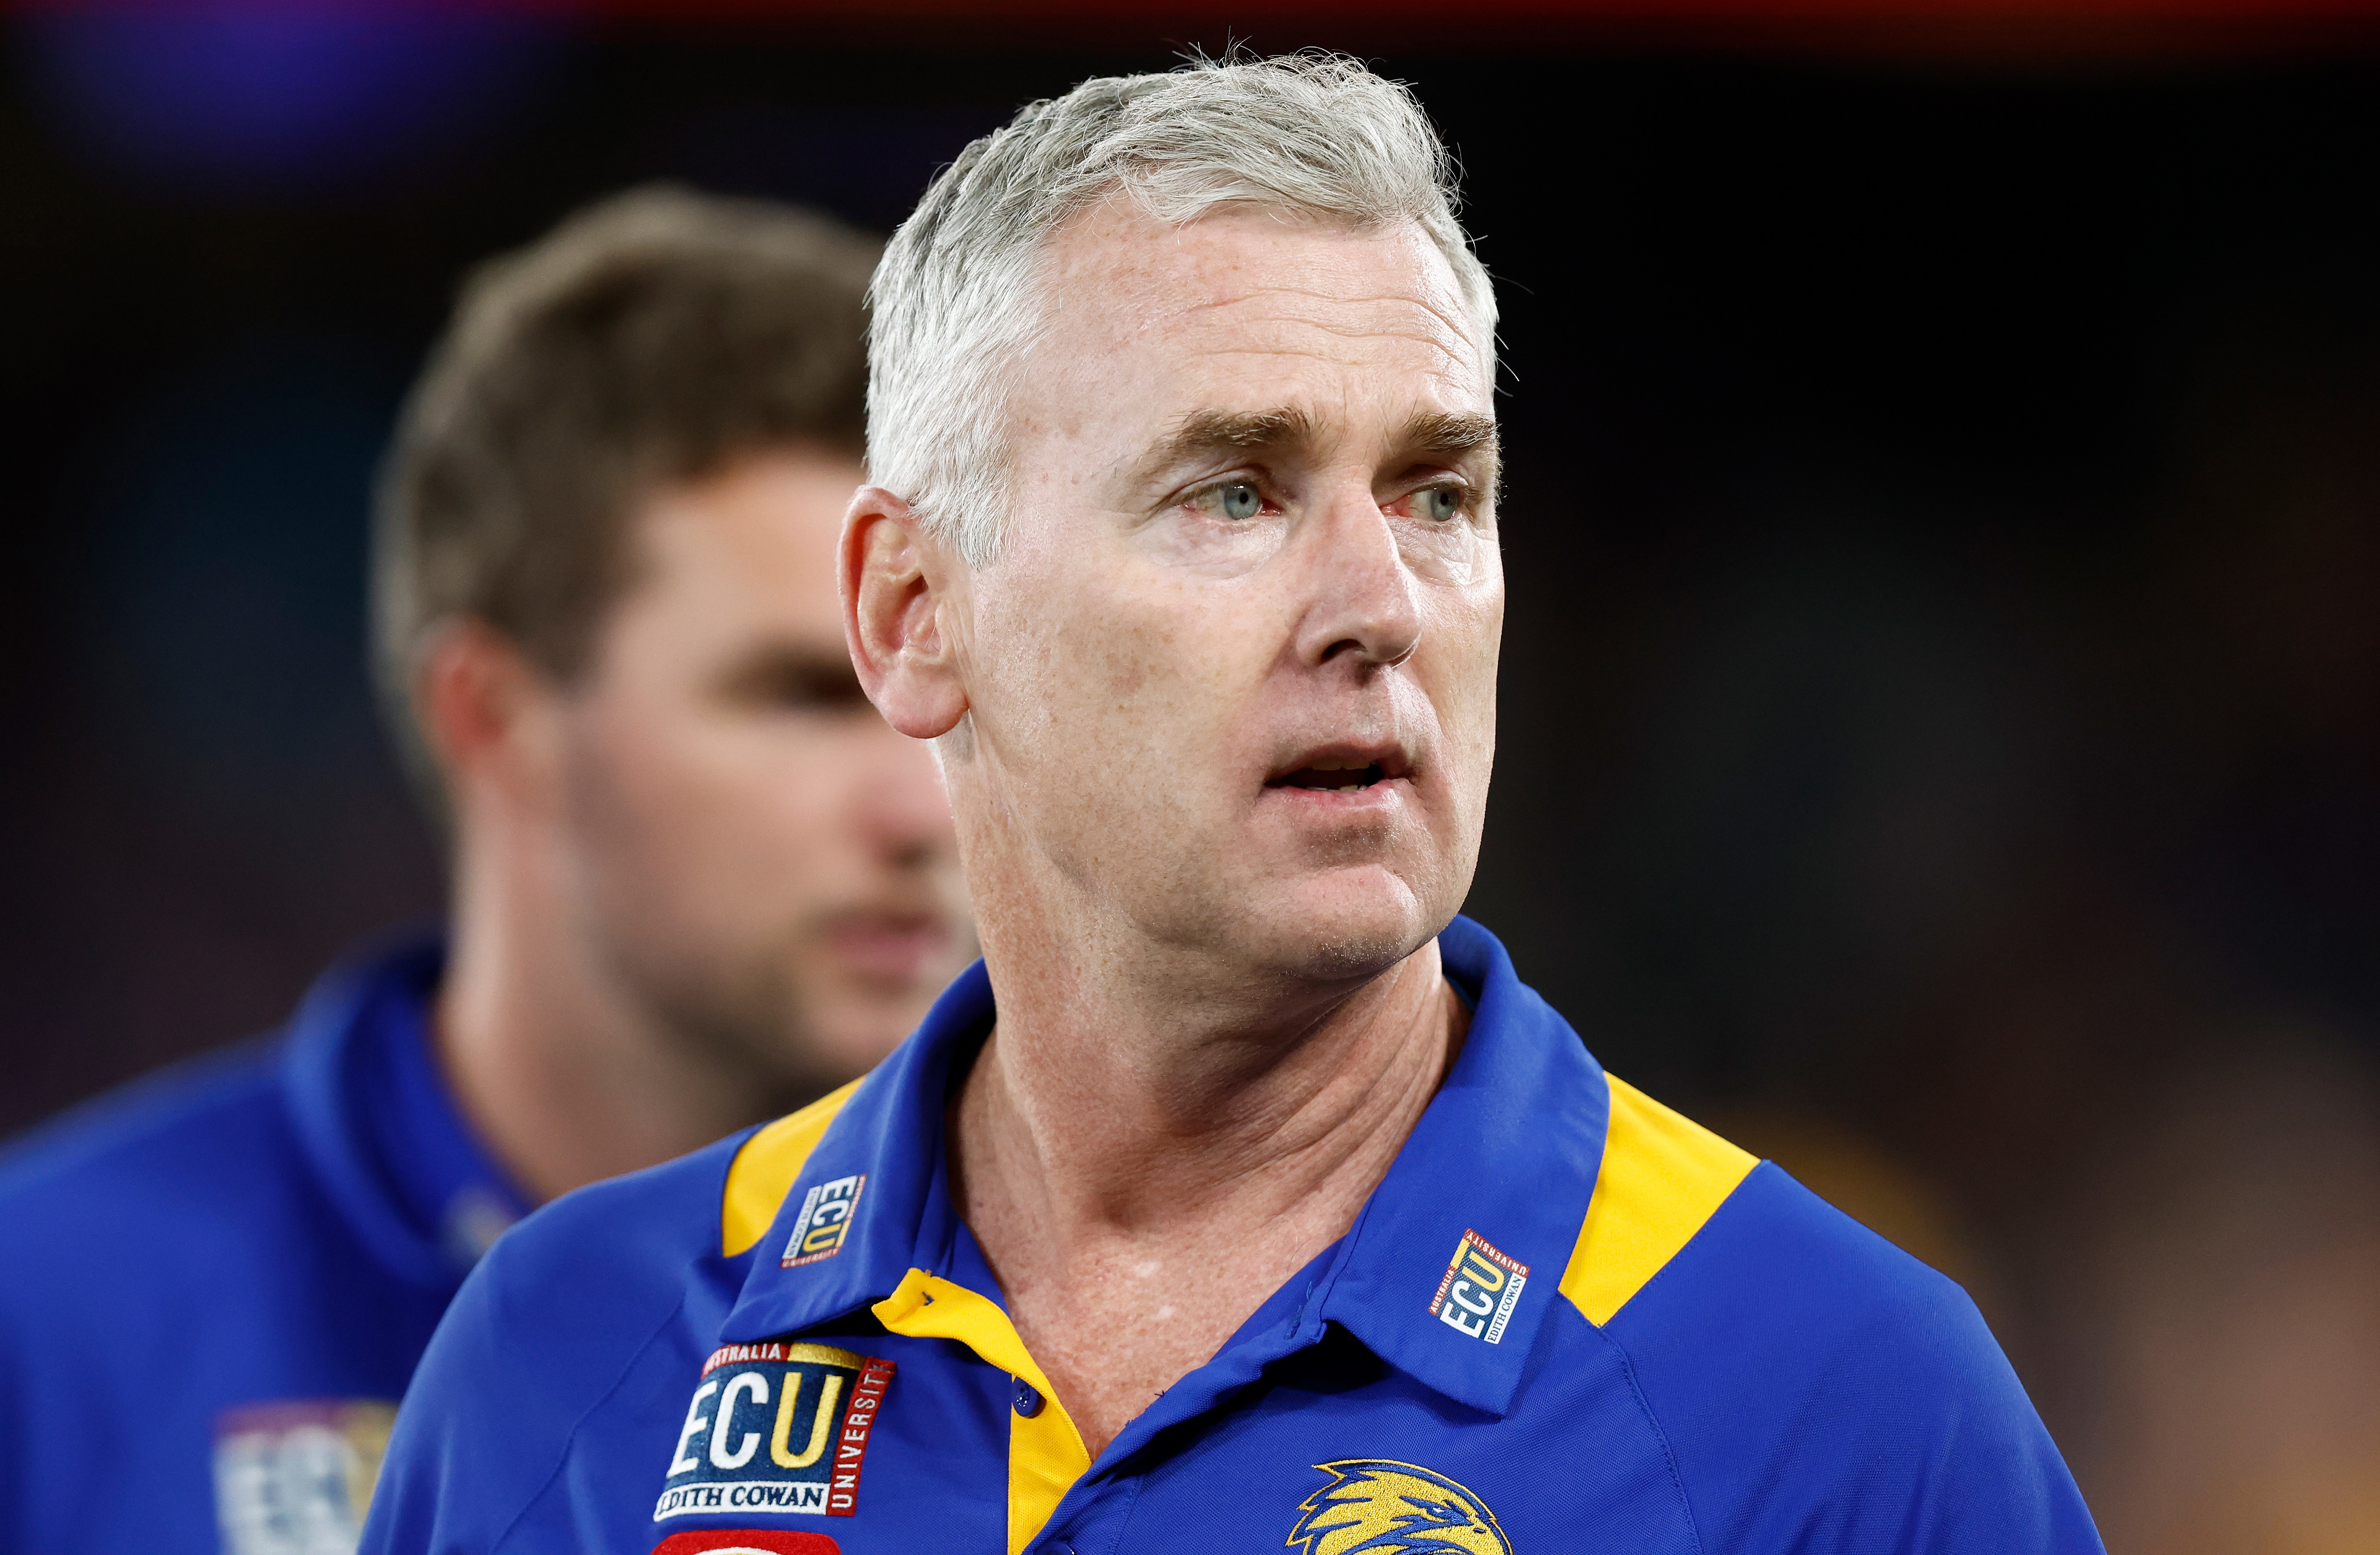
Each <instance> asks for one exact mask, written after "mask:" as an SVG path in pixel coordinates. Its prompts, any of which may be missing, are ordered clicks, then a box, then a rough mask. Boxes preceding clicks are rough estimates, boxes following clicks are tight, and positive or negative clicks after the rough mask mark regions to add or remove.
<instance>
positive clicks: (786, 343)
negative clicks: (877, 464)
mask: <svg viewBox="0 0 2380 1555" xmlns="http://www.w3.org/2000/svg"><path fill="white" fill-rule="evenodd" d="M878 252H879V245H878V244H877V242H876V241H875V240H874V239H873V238H870V237H867V236H865V235H861V234H860V233H857V232H856V231H853V230H852V229H850V228H847V227H845V226H844V225H842V224H841V223H836V222H833V221H832V220H829V219H827V218H825V217H822V216H818V215H813V214H810V213H808V212H807V211H796V210H793V209H790V208H788V207H784V206H780V205H773V204H770V203H767V202H765V201H760V200H750V199H721V198H717V197H713V196H708V195H701V194H697V193H694V192H693V191H691V190H687V189H682V188H675V187H660V186H656V187H645V188H639V189H634V190H631V191H629V192H628V193H625V194H622V195H618V196H615V197H613V199H607V200H604V201H602V202H601V203H600V204H597V205H594V206H591V207H589V209H587V210H585V211H580V212H578V213H577V214H576V215H574V216H572V217H570V218H569V219H567V220H566V221H565V222H563V223H562V224H561V225H560V226H558V227H556V228H555V229H554V230H553V232H551V233H549V234H548V235H546V236H545V237H543V238H542V239H540V241H538V242H536V243H534V244H531V245H530V246H529V247H526V248H523V249H520V250H518V251H516V252H514V253H510V254H505V255H503V256H500V257H499V258H497V259H491V260H489V261H488V262H486V263H485V264H483V265H481V266H480V267H479V268H478V269H477V270H475V271H473V272H472V273H471V275H470V276H469V278H468V280H467V282H466V283H465V284H464V286H463V289H462V295H461V298H460V300H459V302H458V304H457V306H456V307H455V317H454V319H453V321H452V323H450V324H449V326H448V327H447V330H446V333H445V335H444V336H443V338H442V339H441V340H440V341H439V343H438V344H437V347H436V349H435V350H434V351H433V352H432V353H431V357H430V362H429V366H428V367H427V368H426V369H425V370H424V371H423V373H422V375H421V379H420V380H419V383H417V384H416V385H415V387H414V390H413V393H412V396H411V397H410V398H409V399H408V400H407V404H406V407H405V412H404V415H403V416H402V418H401V419H400V421H399V423H398V427H397V432H396V439H395V443H394V445H393V446H392V447H391V449H390V452H389V457H388V462H387V464H386V466H385V468H384V470H383V476H382V482H381V489H380V501H379V512H378V514H377V521H376V536H375V555H374V562H373V573H374V577H373V618H374V621H373V624H374V633H373V634H374V649H375V658H376V661H377V668H378V669H379V673H380V680H381V683H382V689H383V693H385V694H386V696H387V697H388V699H389V703H390V711H391V712H392V713H393V714H396V715H397V722H398V724H399V728H400V731H401V732H402V733H403V734H404V735H406V736H407V737H408V742H409V737H411V736H412V735H413V733H414V729H413V728H412V720H411V717H410V696H409V685H408V683H409V681H410V680H411V678H412V673H413V669H414V663H415V659H416V656H417V655H418V653H419V647H420V644H421V641H422V639H423V637H424V635H425V634H426V633H428V632H429V631H430V630H431V628H432V627H434V626H436V625H437V624H438V623H439V622H441V621H447V620H451V619H453V618H455V617H458V616H464V617H471V618H475V619H477V620H479V621H485V622H486V623H487V624H489V625H490V626H492V627H494V628H495V629H496V630H498V631H499V632H502V633H504V635H505V636H507V637H508V638H510V639H511V640H512V641H513V642H514V643H515V644H516V645H518V646H519V648H520V649H521V650H522V652H524V653H525V654H527V655H528V657H529V658H530V659H531V660H532V661H533V662H535V663H537V664H538V665H539V666H540V667H541V668H542V669H545V670H546V671H548V672H549V673H551V674H553V675H554V676H556V677H558V678H561V679H565V680H567V679H569V678H571V677H574V676H576V675H577V674H578V673H579V672H580V671H581V670H582V669H584V668H585V666H586V662H587V658H588V655H589V649H590V647H591V645H592V644H593V642H594V639H595V636H596V633H597V629H598V627H599V626H600V624H601V618H602V616H603V613H604V611H605V610H606V609H608V608H609V607H610V606H611V604H612V603H613V600H614V599H615V598H616V597H617V596H618V594H619V592H620V590H621V589H622V588H623V587H624V586H625V585H626V583H627V582H628V580H629V578H630V576H631V566H630V561H631V558H630V556H629V553H628V548H627V545H626V537H627V531H628V522H629V519H630V517H631V516H632V515H633V513H634V512H636V510H637V506H638V505H639V504H640V503H641V502H642V501H643V500H644V499H645V498H646V497H647V496H648V495H650V493H651V491H652V490H653V489H654V488H656V487H659V486H662V485H667V484H672V483H674V482H678V481H686V480H696V479H699V478H701V477H702V476H707V475H709V474H711V473H713V472H715V471H717V470H718V469H720V468H721V467H722V466H723V465H725V464H728V463H729V462H731V461H733V460H734V459H735V458H737V457H739V456H741V455H743V454H747V453H751V452H759V451H762V450H765V449H769V448H773V447H778V446H783V445H785V444H790V443H796V442H811V443H817V444H821V445H823V446H825V447H827V448H830V449H833V450H836V451H838V452H848V453H850V454H851V455H852V456H853V457H854V458H857V457H859V456H860V454H861V453H862V452H863V446H864V437H865V422H866V413H865V408H864V403H865V394H866V388H867V377H868V363H867V347H866V339H865V336H866V316H865V309H864V306H863V299H864V296H865V294H866V289H867V285H868V273H869V271H871V270H872V269H873V268H874V266H875V263H876V259H877V254H878ZM411 753H412V754H416V755H418V754H419V752H418V751H416V752H411Z"/></svg>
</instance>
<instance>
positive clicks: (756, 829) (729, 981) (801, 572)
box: [563, 451, 975, 1090]
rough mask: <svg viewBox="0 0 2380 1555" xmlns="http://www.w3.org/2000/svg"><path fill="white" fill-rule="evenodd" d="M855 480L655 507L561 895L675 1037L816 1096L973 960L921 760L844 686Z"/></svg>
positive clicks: (779, 458) (883, 1047)
mask: <svg viewBox="0 0 2380 1555" xmlns="http://www.w3.org/2000/svg"><path fill="white" fill-rule="evenodd" d="M860 478H861V472H860V469H859V466H858V465H857V464H856V463H854V462H853V461H851V460H850V459H849V458H847V457H844V456H840V455H832V454H827V453H823V452H803V451H790V452H778V453H771V454H766V455H759V456H754V457H750V458H747V459H745V460H743V461H741V462H740V463H737V464H733V465H731V466H730V467H729V468H728V469H727V470H725V471H724V472H723V473H722V474H721V475H719V476H715V477H713V478H710V479H708V480H705V481H702V482H699V483H697V484H694V485H691V486H686V487H681V488H674V489H668V490H664V491H662V493H661V494H659V495H658V496H656V497H655V498H654V499H652V500H650V501H649V502H648V503H647V504H646V505H645V507H644V508H643V510H642V511H641V512H639V513H638V515H637V518H636V520H635V523H634V525H633V528H632V532H631V535H630V536H629V537H630V543H631V545H632V548H633V550H632V555H633V558H634V561H635V564H636V566H637V569H638V571H637V574H636V576H635V581H634V582H633V583H632V584H631V585H629V587H628V589H627V591H626V593H625V595H624V596H623V597H622V598H621V599H620V600H619V602H618V603H617V604H616V605H614V606H613V608H612V609H611V611H610V613H609V614H608V616H607V617H606V618H605V621H604V623H603V626H602V629H601V635H600V637H599V639H598V642H597V645H596V652H595V656H594V658H593V661H592V663H591V664H590V666H589V669H588V671H587V673H586V675H585V677H584V679H583V680H582V681H581V682H580V683H579V684H578V685H577V686H576V687H574V688H573V689H572V690H571V691H570V693H568V695H567V698H566V703H565V715H564V721H563V727H564V742H565V772H566V795H565V816H564V821H563V825H564V827H565V833H566V849H567V858H568V860H569V863H568V867H569V868H571V869H572V870H573V871H574V872H575V874H576V875H577V879H576V880H575V881H574V882H572V884H573V886H575V889H573V890H572V891H571V892H570V895H569V899H571V900H573V901H575V902H577V903H578V904H580V905H581V906H582V907H583V908H584V910H585V912H586V914H587V917H586V920H585V922H584V924H583V930H584V932H585V933H586V934H589V936H591V939H592V941H593V945H594V952H595V954H596V956H597V957H598V958H600V959H601V961H603V962H604V963H606V968H605V970H609V971H611V972H613V973H614V974H616V975H617V976H619V977H621V978H622V979H623V980H624V981H625V982H626V983H627V984H628V992H630V993H631V994H633V995H635V996H637V997H640V998H642V999H643V1000H645V1001H646V1002H647V1003H648V1004H649V1005H650V1007H653V1008H654V1009H655V1010H656V1011H657V1012H658V1013H659V1014H661V1015H662V1017H663V1019H665V1020H666V1021H667V1022H668V1023H669V1024H670V1025H671V1026H672V1027H673V1028H674V1030H676V1031H678V1032H680V1033H681V1034H682V1035H684V1036H686V1037H687V1038H688V1039H690V1040H693V1041H696V1042H698V1043H710V1044H714V1045H715V1046H717V1047H718V1048H719V1049H721V1050H722V1051H723V1053H724V1054H725V1055H727V1056H729V1057H731V1058H734V1059H737V1060H740V1061H744V1062H756V1063H757V1064H758V1065H759V1067H761V1068H762V1069H763V1070H764V1071H765V1072H767V1073H769V1074H771V1075H773V1076H776V1077H779V1078H781V1079H783V1080H784V1081H785V1082H786V1083H787V1085H788V1087H789V1088H790V1089H813V1090H814V1089H821V1088H823V1087H825V1086H826V1085H828V1084H830V1083H834V1082H839V1081H841V1080H842V1079H848V1078H850V1077H851V1076H854V1075H856V1074H858V1073H860V1072H861V1071H862V1070H864V1069H866V1068H868V1067H870V1066H872V1065H873V1064H874V1063H875V1062H876V1061H877V1060H878V1059H879V1058H881V1057H882V1056H883V1055H885V1054H886V1053H887V1052H888V1051H890V1050H891V1049H892V1046H893V1045H894V1044H895V1043H898V1042H899V1041H900V1039H901V1038H902V1037H904V1036H905V1035H906V1034H907V1033H908V1031H910V1029H911V1028H912V1027H913V1026H915V1025H916V1023H917V1020H918V1019H919V1018H920V1017H921V1016H923V1015H924V1013H925V1010H926V1007H927V1006H928V1005H929V1003H931V1002H932V999H933V997H934V995H935V994H937V993H939V992H940V991H941V987H942V986H943V984H944V983H946V982H948V981H949V980H950V979H951V977H952V976H953V975H954V974H955V973H956V972H957V971H958V970H959V969H960V968H961V967H962V966H964V965H965V963H966V961H967V960H968V959H969V958H971V957H972V956H973V955H974V953H975V952H974V939H973V936H972V934H971V933H970V931H969V929H968V927H967V924H966V922H965V916H964V912H963V910H962V896H963V887H962V886H961V883H960V881H959V878H958V869H957V855H956V850H955V845H954V839H953V836H952V831H951V821H950V813H949V806H948V803H947V801H946V800H945V798H944V795H943V791H942V787H941V777H940V775H939V774H938V773H937V772H936V770H935V767H934V762H933V756H932V753H931V751H930V750H929V748H928V747H926V746H924V745H922V744H920V743H918V742H917V741H913V740H908V739H905V738H904V737H902V736H901V735H899V734H896V733H894V732H893V731H892V729H890V728H889V727H887V726H886V724H885V722H884V720H883V719H882V718H880V717H878V716H877V713H876V710H875V709H874V708H872V707H870V706H869V705H868V702H867V699H866V698H865V697H863V696H862V695H861V694H860V692H859V687H858V684H857V682H856V681H855V680H854V678H853V675H852V669H851V660H850V657H849V656H848V654H847V653H846V652H845V650H844V643H843V628H842V623H841V620H840V616H839V614H838V607H837V604H836V600H835V583H834V550H835V536H836V532H837V529H838V527H839V525H840V524H841V522H842V518H843V510H844V506H845V504H846V503H847V502H848V501H849V500H850V497H851V492H852V489H853V488H854V487H856V485H857V484H858V483H859V481H860Z"/></svg>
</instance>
